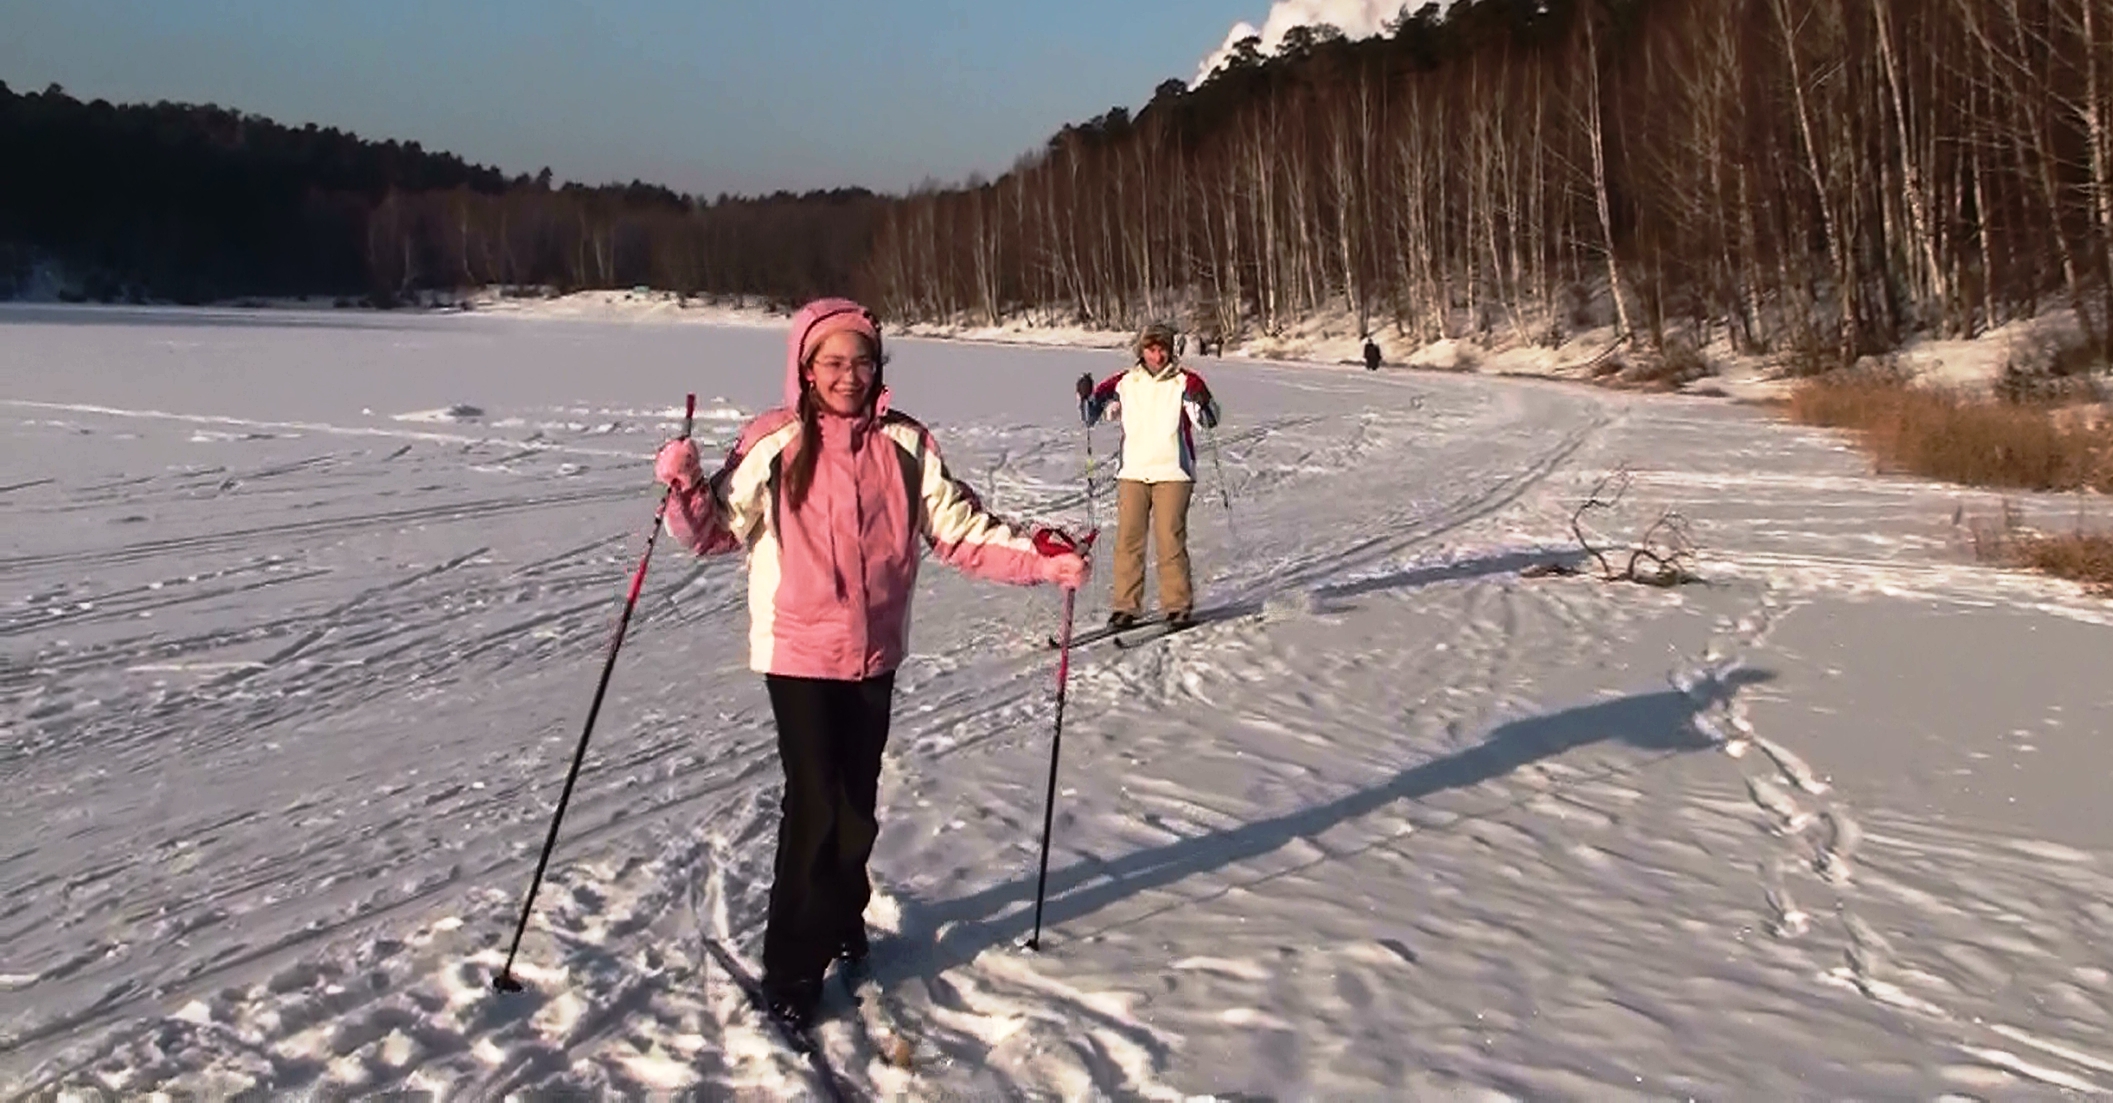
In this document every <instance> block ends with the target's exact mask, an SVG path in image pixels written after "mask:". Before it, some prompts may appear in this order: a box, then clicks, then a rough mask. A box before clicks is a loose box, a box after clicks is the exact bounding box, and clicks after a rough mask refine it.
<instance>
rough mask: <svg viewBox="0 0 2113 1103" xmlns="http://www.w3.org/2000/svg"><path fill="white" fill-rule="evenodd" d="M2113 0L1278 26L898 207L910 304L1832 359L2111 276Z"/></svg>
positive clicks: (1590, 0) (887, 288)
mask: <svg viewBox="0 0 2113 1103" xmlns="http://www.w3.org/2000/svg"><path fill="white" fill-rule="evenodd" d="M2109 24H2113V0H1477V2H1471V3H1460V4H1456V5H1454V6H1453V7H1452V8H1451V9H1449V10H1448V11H1447V12H1446V14H1445V16H1444V17H1443V18H1438V17H1435V16H1433V15H1432V14H1431V11H1430V9H1428V8H1426V9H1424V10H1423V11H1422V12H1420V13H1418V14H1415V15H1413V16H1405V17H1403V18H1401V19H1399V20H1397V22H1396V23H1395V24H1394V25H1393V26H1391V27H1390V29H1389V33H1388V34H1386V35H1384V36H1381V37H1378V38H1372V39H1366V40H1362V41H1356V42H1351V41H1346V40H1344V39H1342V38H1341V36H1340V35H1337V34H1334V33H1332V32H1331V31H1330V30H1329V29H1327V28H1319V29H1315V30H1311V31H1307V32H1301V33H1299V34H1297V35H1295V36H1294V37H1293V38H1292V39H1291V40H1289V41H1288V42H1287V43H1286V46H1285V49H1284V52H1283V56H1282V57H1281V58H1278V59H1272V60H1269V61H1267V62H1265V61H1263V60H1262V59H1260V58H1258V57H1257V56H1256V55H1255V52H1254V50H1253V49H1252V48H1249V49H1246V50H1245V51H1244V52H1243V54H1242V56H1240V57H1239V58H1237V59H1236V60H1235V63H1234V64H1233V65H1232V67H1231V68H1229V69H1228V70H1225V71H1221V72H1220V73H1219V74H1218V75H1217V76H1215V77H1214V78H1213V79H1212V80H1210V81H1209V82H1207V83H1205V84H1204V85H1203V86H1202V87H1200V88H1198V89H1196V90H1194V91H1187V90H1185V89H1184V88H1183V86H1182V85H1181V84H1180V83H1179V82H1168V83H1167V84H1165V85H1162V86H1161V88H1160V90H1159V92H1158V94H1157V95H1155V97H1154V98H1153V99H1152V101H1151V102H1150V103H1149V104H1148V105H1146V106H1145V107H1144V108H1143V109H1142V110H1140V111H1139V112H1137V113H1136V115H1135V116H1134V117H1133V116H1131V115H1130V114H1129V113H1127V112H1125V111H1121V110H1117V111H1112V112H1109V113H1108V114H1106V115H1104V116H1102V117H1100V118H1097V119H1094V120H1092V121H1091V122H1089V123H1087V124H1085V125H1082V126H1073V127H1067V128H1066V129H1065V130H1063V131H1062V132H1061V133H1059V134H1057V135H1056V136H1055V137H1054V138H1053V139H1052V140H1051V141H1050V142H1049V143H1048V145H1047V148H1045V149H1043V150H1041V151H1039V152H1037V153H1036V154H1034V155H1032V156H1031V157H1029V158H1026V159H1023V160H1022V162H1021V163H1019V164H1018V165H1017V166H1016V167H1015V168H1014V170H1013V171H1012V172H1010V173H1008V174H1007V175H1006V176H1004V177H1003V178H1001V179H999V180H996V181H993V182H989V183H984V184H980V185H979V186H976V187H967V188H958V189H953V190H948V191H941V192H933V193H928V194H921V195H913V196H910V197H907V198H905V199H904V200H903V201H901V202H897V203H895V204H892V205H891V206H890V207H889V208H888V212H887V216H886V218H885V219H884V221H883V223H882V225H881V228H880V230H879V233H878V238H877V243H876V249H875V252H874V255H873V257H872V259H871V263H870V266H869V268H868V270H867V277H868V279H869V280H871V281H872V284H873V286H874V287H875V288H876V289H877V291H878V292H879V293H880V294H882V295H883V296H884V297H885V299H886V301H887V303H888V304H889V306H890V308H891V309H892V310H893V311H894V312H895V313H898V314H905V315H912V316H918V317H925V318H936V317H958V316H981V317H982V318H984V319H990V318H995V317H1000V316H1004V315H1008V314H1013V313H1016V312H1019V311H1022V310H1028V309H1042V310H1047V309H1049V308H1055V309H1057V310H1060V311H1061V312H1062V313H1064V314H1067V315H1070V316H1073V317H1075V318H1077V319H1080V320H1083V321H1089V322H1095V323H1102V324H1107V325H1117V326H1127V325H1129V324H1131V323H1133V322H1135V321H1136V320H1138V319H1140V318H1142V317H1145V316H1151V315H1161V314H1165V313H1168V312H1170V311H1183V312H1187V314H1188V317H1187V318H1186V319H1185V320H1187V321H1189V322H1190V323H1191V324H1194V325H1197V326H1199V327H1202V328H1204V329H1214V330H1217V331H1219V332H1222V333H1236V332H1241V331H1252V330H1254V329H1260V330H1264V331H1269V330H1274V329H1276V328H1278V327H1281V326H1283V325H1285V324H1286V323H1288V322H1291V321H1293V320H1295V319H1298V318H1300V317H1301V316H1302V315H1306V314H1309V313H1310V312H1313V311H1316V310H1319V309H1329V308H1341V309H1343V310H1346V311H1348V312H1350V313H1352V314H1353V315H1355V316H1356V317H1357V318H1358V319H1361V320H1364V321H1368V322H1370V323H1372V324H1374V325H1375V326H1376V325H1378V324H1391V325H1395V326H1399V327H1401V329H1402V331H1404V332H1406V333H1408V334H1411V335H1414V336H1417V337H1422V338H1437V337H1440V336H1458V335H1462V334H1465V333H1468V332H1482V333H1488V332H1490V331H1493V330H1509V331H1511V333H1512V335H1514V336H1516V337H1517V338H1518V339H1521V340H1530V341H1551V340H1555V339H1559V338H1561V337H1563V336H1564V335H1565V333H1566V332H1575V331H1576V330H1577V329H1578V328H1580V327H1584V326H1588V325H1591V324H1594V323H1600V322H1607V321H1611V322H1614V323H1616V324H1618V325H1619V326H1620V328H1621V330H1622V331H1624V332H1626V333H1629V334H1633V335H1637V336H1639V337H1642V338H1645V339H1647V340H1663V339H1664V337H1665V336H1666V334H1667V333H1668V332H1669V331H1671V330H1675V329H1683V328H1689V327H1692V328H1693V329H1694V330H1695V331H1697V332H1696V334H1695V335H1696V336H1697V337H1700V336H1702V335H1703V334H1704V333H1705V332H1708V331H1714V332H1718V333H1722V332H1724V331H1725V329H1727V328H1728V330H1729V332H1730V335H1731V337H1732V339H1733V340H1734V341H1735V342H1736V343H1737V344H1738V345H1739V346H1740V347H1741V348H1743V349H1747V350H1770V349H1792V348H1802V349H1805V350H1806V351H1810V352H1817V353H1823V354H1825V355H1826V356H1827V357H1829V358H1833V357H1839V356H1848V355H1853V354H1856V353H1860V352H1865V351H1872V350H1877V349H1882V348H1885V347H1889V346H1891V345H1893V344H1895V343H1897V342H1898V341H1899V340H1900V339H1901V338H1902V337H1903V336H1904V335H1905V334H1907V333H1909V332H1912V331H1917V330H1936V331H1941V332H1944V333H1947V334H1968V333H1973V332H1978V331H1980V330H1983V329H1985V328H1987V327H1990V326H1993V325H1998V324H2001V323H2002V322H2004V321H2005V320H2007V319H2011V318H2015V317H2019V316H2022V315H2027V314H2031V313H2033V312H2035V311H2037V310H2040V309H2042V308H2044V307H2045V306H2047V305H2052V304H2067V305H2071V306H2074V307H2076V308H2077V310H2078V313H2079V315H2081V316H2085V317H2087V318H2088V319H2093V320H2092V321H2090V322H2089V323H2088V324H2089V325H2091V326H2092V327H2093V330H2094V336H2095V337H2096V338H2097V339H2098V341H2099V342H2100V343H2101V344H2103V342H2104V338H2105V334H2104V318H2105V315H2106V311H2105V309H2104V308H2105V306H2106V305H2107V301H2108V297H2109V296H2113V279H2109V275H2113V135H2109V134H2108V131H2107V125H2108V121H2107V112H2108V110H2109V107H2113V102H2109V91H2113V56H2109V54H2108V48H2109V41H2113V37H2109V36H2113V26H2109Z"/></svg>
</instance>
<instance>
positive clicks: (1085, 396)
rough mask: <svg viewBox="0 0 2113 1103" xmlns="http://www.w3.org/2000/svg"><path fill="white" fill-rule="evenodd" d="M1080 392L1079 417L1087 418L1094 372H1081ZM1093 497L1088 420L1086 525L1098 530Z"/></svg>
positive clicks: (1091, 423) (1091, 429)
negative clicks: (1087, 406)
mask: <svg viewBox="0 0 2113 1103" xmlns="http://www.w3.org/2000/svg"><path fill="white" fill-rule="evenodd" d="M1078 392H1079V417H1080V419H1081V420H1085V415H1086V403H1087V402H1088V401H1091V400H1092V398H1093V375H1092V373H1090V372H1081V373H1079V381H1078ZM1093 498H1094V495H1093V422H1091V421H1086V527H1087V528H1088V529H1091V530H1093V531H1096V532H1097V531H1099V530H1100V527H1101V523H1100V518H1099V517H1098V516H1096V513H1097V512H1098V511H1097V510H1096V509H1095V507H1094V504H1093Z"/></svg>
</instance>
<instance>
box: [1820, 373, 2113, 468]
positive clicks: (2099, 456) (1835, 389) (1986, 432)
mask: <svg viewBox="0 0 2113 1103" xmlns="http://www.w3.org/2000/svg"><path fill="white" fill-rule="evenodd" d="M1790 416H1791V418H1792V419H1793V420H1796V421H1800V422H1803V423H1805V424H1807V425H1817V426H1821V427H1823V428H1831V429H1849V430H1853V431H1855V432H1856V434H1857V435H1858V437H1859V438H1860V439H1861V440H1862V442H1863V444H1864V446H1865V447H1866V448H1867V449H1868V450H1869V451H1870V452H1871V453H1872V454H1873V455H1874V456H1875V457H1876V458H1877V461H1878V466H1879V469H1880V470H1882V471H1891V472H1900V473H1905V474H1913V475H1921V476H1924V477H1926V478H1932V479H1943V480H1945V481H1948V482H1955V483H1961V484H1964V485H1968V486H1999V487H2016V488H2018V489H2021V490H2074V489H2078V488H2080V487H2090V488H2093V489H2097V490H2113V447H2109V446H2113V439H2109V437H2113V434H2108V433H2107V432H2105V431H2103V430H2100V429H2096V428H2092V427H2089V426H2088V425H2086V424H2081V423H2078V422H2075V421H2073V420H2071V421H2064V420H2062V419H2058V418H2057V417H2056V416H2055V410H2054V409H2053V408H2052V407H2050V406H2047V405H2044V404H2038V403H2029V404H2020V403H2015V402H2002V401H1992V400H1989V399H1984V398H1978V397H1975V396H1972V395H1968V394H1964V393H1960V392H1957V391H1951V390H1943V389H1938V388H1933V387H1918V386H1914V385H1912V384H1911V383H1910V381H1909V379H1908V377H1907V376H1905V375H1904V374H1902V373H1900V372H1899V371H1897V370H1894V369H1892V368H1890V367H1880V368H1876V369H1854V370H1847V371H1839V372H1834V373H1830V374H1828V375H1824V376H1818V377H1815V378H1813V379H1809V380H1806V381H1804V382H1803V383H1800V384H1798V386H1797V389H1796V390H1794V391H1793V392H1792V393H1791V399H1790Z"/></svg>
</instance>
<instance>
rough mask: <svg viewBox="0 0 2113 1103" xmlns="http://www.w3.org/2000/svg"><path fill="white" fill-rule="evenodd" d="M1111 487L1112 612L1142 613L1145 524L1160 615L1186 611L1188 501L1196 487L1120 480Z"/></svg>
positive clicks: (1188, 600) (1188, 605) (1188, 594)
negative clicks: (1154, 553) (1149, 535)
mask: <svg viewBox="0 0 2113 1103" xmlns="http://www.w3.org/2000/svg"><path fill="white" fill-rule="evenodd" d="M1115 487H1116V491H1115V600H1114V611H1115V612H1118V613H1132V614H1141V613H1142V612H1143V607H1144V600H1145V531H1146V526H1147V525H1148V524H1149V526H1150V529H1151V533H1152V544H1153V547H1154V550H1155V551H1157V552H1158V553H1159V554H1158V562H1157V564H1156V566H1157V568H1158V570H1157V572H1156V573H1157V574H1158V575H1159V609H1160V612H1162V613H1167V612H1173V611H1175V610H1188V609H1191V608H1192V607H1193V604H1192V603H1193V602H1194V600H1195V598H1194V596H1193V594H1192V592H1191V590H1190V586H1189V497H1190V495H1191V494H1192V493H1194V491H1195V489H1196V484H1194V483H1189V482H1171V483H1141V482H1137V481H1135V480H1131V479H1120V480H1117V482H1116V484H1115Z"/></svg>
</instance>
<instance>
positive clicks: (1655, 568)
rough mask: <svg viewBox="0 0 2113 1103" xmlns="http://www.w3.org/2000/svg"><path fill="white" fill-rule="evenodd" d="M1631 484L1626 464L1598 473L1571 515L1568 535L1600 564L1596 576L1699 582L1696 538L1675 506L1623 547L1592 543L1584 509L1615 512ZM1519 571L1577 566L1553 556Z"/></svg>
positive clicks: (1531, 573) (1535, 573)
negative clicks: (1610, 471) (1587, 531)
mask: <svg viewBox="0 0 2113 1103" xmlns="http://www.w3.org/2000/svg"><path fill="white" fill-rule="evenodd" d="M1629 483H1630V475H1629V469H1628V466H1627V465H1623V466H1622V467H1620V468H1618V469H1617V470H1615V471H1613V472H1612V473H1610V474H1607V475H1603V476H1601V477H1600V480H1599V481H1598V482H1597V483H1595V484H1593V487H1592V492H1591V493H1590V494H1588V495H1586V496H1585V500H1584V501H1583V502H1581V503H1579V504H1578V507H1577V509H1575V510H1573V511H1572V512H1571V514H1570V534H1571V535H1572V536H1573V537H1575V538H1576V540H1577V543H1578V547H1579V548H1580V549H1582V550H1583V551H1584V553H1585V554H1586V555H1588V556H1591V557H1592V558H1593V559H1594V560H1596V561H1597V562H1598V563H1599V577H1600V579H1601V580H1602V581H1605V582H1636V583H1641V584H1643V585H1645V586H1658V587H1662V588H1670V587H1674V586H1684V585H1686V584H1688V583H1690V582H1700V581H1701V578H1700V576H1698V575H1696V574H1695V552H1696V549H1695V541H1694V537H1693V536H1692V535H1691V534H1690V533H1689V531H1688V523H1687V518H1685V517H1683V516H1681V515H1680V513H1679V511H1677V510H1672V509H1667V510H1664V511H1661V512H1660V513H1659V515H1658V518H1657V520H1654V521H1652V522H1651V523H1650V524H1649V525H1648V526H1646V527H1645V528H1644V530H1643V533H1642V535H1640V536H1638V537H1637V538H1636V539H1635V540H1634V541H1632V542H1630V543H1629V545H1628V546H1627V547H1626V548H1620V549H1614V548H1602V547H1600V546H1599V545H1597V544H1594V543H1593V542H1592V537H1591V536H1590V535H1588V534H1587V533H1586V531H1585V514H1587V513H1590V512H1592V511H1594V510H1600V511H1603V512H1613V511H1614V510H1616V509H1617V508H1619V507H1620V505H1621V501H1622V499H1623V498H1624V497H1626V496H1627V495H1628V492H1629ZM1610 490H1611V492H1610ZM1519 573H1520V575H1522V576H1524V577H1527V578H1545V577H1548V576H1551V575H1565V576H1567V575H1575V574H1578V573H1580V572H1579V570H1578V568H1577V567H1576V566H1575V565H1573V564H1570V563H1567V562H1564V561H1560V560H1556V561H1551V562H1547V563H1537V564H1534V565H1533V566H1530V567H1527V568H1526V569H1525V570H1522V571H1520V572H1519Z"/></svg>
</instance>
